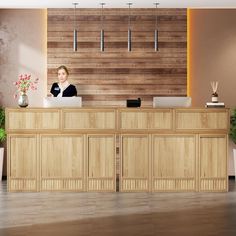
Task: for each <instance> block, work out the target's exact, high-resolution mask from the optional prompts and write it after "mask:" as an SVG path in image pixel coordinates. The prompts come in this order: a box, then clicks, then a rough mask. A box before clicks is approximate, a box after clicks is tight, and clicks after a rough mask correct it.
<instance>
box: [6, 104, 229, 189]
mask: <svg viewBox="0 0 236 236" xmlns="http://www.w3.org/2000/svg"><path fill="white" fill-rule="evenodd" d="M50 111H51V112H52V115H50ZM11 112H12V114H11V116H10V115H9V114H10V113H11ZM41 113H42V114H41ZM13 114H15V115H16V117H17V120H18V126H17V127H19V124H21V123H22V127H27V129H23V128H22V129H19V128H17V129H9V128H8V129H7V133H8V150H10V151H9V152H8V180H9V183H8V186H9V191H115V190H116V177H118V179H119V181H120V185H119V187H120V191H123V192H134V191H162V192H164V191H220V192H221V191H227V142H228V136H227V133H228V125H229V110H228V109H196V108H188V109H167V108H166V109H155V108H115V107H111V108H104V107H103V108H102V107H100V108H88V107H87V108H86V107H84V108H77V109H76V108H67V109H64V108H60V109H59V108H58V109H49V108H47V109H42V108H41V109H40V108H26V109H12V108H11V109H9V108H7V109H6V125H7V127H15V126H14V124H13V123H14V122H15V120H14V119H13V118H12V117H13ZM19 114H23V116H22V120H20V117H21V116H20V115H19ZM45 114H46V115H45ZM188 116H189V117H188ZM9 117H11V118H9ZM55 117H56V119H54V118H55ZM182 117H183V120H184V121H183V122H182V121H181V118H182ZM47 118H48V119H47ZM38 120H39V124H40V125H39V126H38V125H37V124H34V122H36V123H37V121H38ZM54 121H55V122H57V121H59V122H58V125H57V127H58V128H55V129H46V128H42V127H46V126H47V125H48V126H49V127H54V126H53V125H54V124H51V123H50V122H54ZM27 122H29V123H30V125H29V126H27V124H25V123H27ZM186 122H189V123H188V124H185V123H186ZM42 124H43V125H42ZM179 124H180V125H179ZM44 125H45V126H44ZM178 125H179V126H178ZM181 125H182V126H181ZM29 127H30V128H29ZM39 127H40V128H39ZM55 127H56V126H55ZM183 127H184V128H183ZM116 167H117V170H116ZM116 171H117V172H116ZM116 174H118V175H117V176H116Z"/></svg>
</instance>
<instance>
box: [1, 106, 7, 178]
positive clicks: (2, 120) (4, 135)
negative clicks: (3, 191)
mask: <svg viewBox="0 0 236 236" xmlns="http://www.w3.org/2000/svg"><path fill="white" fill-rule="evenodd" d="M5 139H6V132H5V111H4V109H3V108H2V107H0V181H1V180H2V168H3V153H4V148H3V147H1V146H2V142H3V141H4V140H5Z"/></svg>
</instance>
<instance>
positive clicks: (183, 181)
mask: <svg viewBox="0 0 236 236" xmlns="http://www.w3.org/2000/svg"><path fill="white" fill-rule="evenodd" d="M152 148H153V158H152V190H153V191H194V190H196V189H197V188H196V141H195V136H192V135H191V136H188V135H153V145H152Z"/></svg>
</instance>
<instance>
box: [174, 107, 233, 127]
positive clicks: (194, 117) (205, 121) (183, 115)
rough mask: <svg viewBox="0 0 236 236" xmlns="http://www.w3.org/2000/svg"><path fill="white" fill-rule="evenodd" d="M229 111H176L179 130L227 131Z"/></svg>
mask: <svg viewBox="0 0 236 236" xmlns="http://www.w3.org/2000/svg"><path fill="white" fill-rule="evenodd" d="M228 123H229V118H228V111H226V110H217V111H212V110H209V111H208V110H202V109H201V110H200V111H199V110H176V129H177V130H178V129H179V130H194V129H195V130H225V131H226V130H227V129H228Z"/></svg>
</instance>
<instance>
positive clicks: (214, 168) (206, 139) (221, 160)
mask: <svg viewBox="0 0 236 236" xmlns="http://www.w3.org/2000/svg"><path fill="white" fill-rule="evenodd" d="M227 138H228V137H227V136H226V135H205V136H202V135H201V136H200V190H201V191H226V190H227V189H228V178H227V149H228V145H227Z"/></svg>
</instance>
